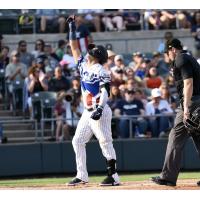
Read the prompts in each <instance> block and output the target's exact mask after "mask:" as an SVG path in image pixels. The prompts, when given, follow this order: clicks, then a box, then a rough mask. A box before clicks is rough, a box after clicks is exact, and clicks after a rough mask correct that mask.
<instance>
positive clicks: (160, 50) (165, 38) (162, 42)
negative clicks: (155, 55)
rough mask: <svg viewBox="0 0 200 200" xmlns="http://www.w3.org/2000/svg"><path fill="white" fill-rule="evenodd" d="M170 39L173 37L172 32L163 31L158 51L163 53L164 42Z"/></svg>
mask: <svg viewBox="0 0 200 200" xmlns="http://www.w3.org/2000/svg"><path fill="white" fill-rule="evenodd" d="M172 39H173V33H172V32H171V31H167V32H165V35H164V40H163V41H161V43H160V44H159V47H158V52H160V53H164V51H165V44H166V42H167V41H168V40H172Z"/></svg>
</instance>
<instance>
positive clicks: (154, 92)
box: [151, 88, 161, 98]
mask: <svg viewBox="0 0 200 200" xmlns="http://www.w3.org/2000/svg"><path fill="white" fill-rule="evenodd" d="M151 96H152V98H156V97H161V91H160V89H158V88H154V89H153V90H151Z"/></svg>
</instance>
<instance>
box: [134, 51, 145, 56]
mask: <svg viewBox="0 0 200 200" xmlns="http://www.w3.org/2000/svg"><path fill="white" fill-rule="evenodd" d="M133 56H139V57H143V54H142V53H141V52H139V51H136V52H133Z"/></svg>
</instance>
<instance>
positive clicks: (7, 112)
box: [0, 110, 13, 116]
mask: <svg viewBox="0 0 200 200" xmlns="http://www.w3.org/2000/svg"><path fill="white" fill-rule="evenodd" d="M0 116H13V112H12V111H10V110H0Z"/></svg>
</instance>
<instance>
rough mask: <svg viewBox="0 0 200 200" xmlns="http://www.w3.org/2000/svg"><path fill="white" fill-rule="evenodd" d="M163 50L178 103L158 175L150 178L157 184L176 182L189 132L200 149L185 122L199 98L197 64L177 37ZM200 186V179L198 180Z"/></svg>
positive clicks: (168, 42) (168, 184) (199, 71)
mask: <svg viewBox="0 0 200 200" xmlns="http://www.w3.org/2000/svg"><path fill="white" fill-rule="evenodd" d="M165 50H166V53H167V54H168V56H169V58H170V61H171V72H172V74H173V77H174V79H175V85H176V88H177V92H178V95H179V98H180V106H179V108H178V112H177V114H176V118H175V122H174V127H173V128H172V129H171V132H170V134H169V140H168V145H167V150H166V155H165V161H164V165H163V169H162V172H161V174H160V176H157V177H152V178H151V180H152V181H153V182H154V183H156V184H158V185H167V186H176V181H177V178H178V175H179V171H180V165H181V158H182V152H183V148H184V145H185V143H186V141H187V139H188V138H189V137H190V136H192V139H193V141H194V143H195V146H196V148H197V150H198V152H200V150H199V148H198V147H199V144H198V143H199V141H197V140H196V138H195V137H193V134H195V133H194V132H193V133H190V134H189V133H188V130H187V129H186V126H185V122H186V120H187V119H189V117H190V114H191V113H190V111H191V110H192V106H193V102H196V100H198V99H200V84H199V80H200V66H199V64H198V62H197V61H196V59H195V58H194V57H193V56H191V55H190V54H188V53H187V52H186V51H183V46H182V44H181V42H180V40H178V39H172V40H168V41H167V43H166V49H165ZM197 185H198V186H200V181H199V182H197Z"/></svg>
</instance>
